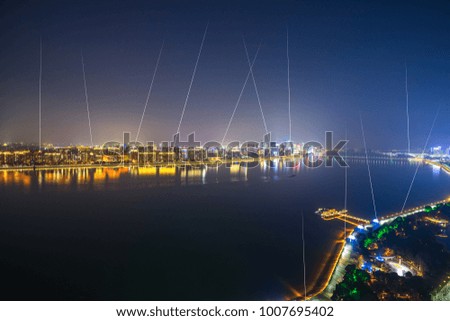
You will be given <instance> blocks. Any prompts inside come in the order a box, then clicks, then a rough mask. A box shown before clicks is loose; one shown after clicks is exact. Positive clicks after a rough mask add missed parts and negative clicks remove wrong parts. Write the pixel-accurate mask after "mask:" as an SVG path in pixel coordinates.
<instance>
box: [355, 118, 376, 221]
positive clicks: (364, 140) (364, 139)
mask: <svg viewBox="0 0 450 321" xmlns="http://www.w3.org/2000/svg"><path fill="white" fill-rule="evenodd" d="M359 120H360V122H361V131H362V136H363V142H364V150H365V153H366V165H367V172H368V173H369V182H370V192H371V194H372V205H373V211H374V214H375V218H376V219H378V215H377V206H376V204H375V193H374V191H373V183H372V174H371V172H370V165H369V156H368V155H367V144H366V135H365V134H364V124H363V119H362V116H361V113H359Z"/></svg>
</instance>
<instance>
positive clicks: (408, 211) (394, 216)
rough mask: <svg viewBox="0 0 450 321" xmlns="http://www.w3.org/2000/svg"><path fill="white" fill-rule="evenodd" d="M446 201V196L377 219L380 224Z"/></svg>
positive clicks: (447, 200) (448, 200) (449, 199)
mask: <svg viewBox="0 0 450 321" xmlns="http://www.w3.org/2000/svg"><path fill="white" fill-rule="evenodd" d="M447 202H450V198H447V199H445V200H441V201H437V202H432V203H428V204H425V205H420V206H417V207H414V208H410V209H407V210H404V211H401V212H396V213H392V214H388V215H385V216H382V217H381V218H380V219H379V221H380V224H384V223H387V222H389V221H392V220H394V219H396V218H397V217H405V216H409V215H413V214H417V213H420V212H423V211H424V210H425V207H427V206H429V207H434V206H436V205H438V204H445V203H447Z"/></svg>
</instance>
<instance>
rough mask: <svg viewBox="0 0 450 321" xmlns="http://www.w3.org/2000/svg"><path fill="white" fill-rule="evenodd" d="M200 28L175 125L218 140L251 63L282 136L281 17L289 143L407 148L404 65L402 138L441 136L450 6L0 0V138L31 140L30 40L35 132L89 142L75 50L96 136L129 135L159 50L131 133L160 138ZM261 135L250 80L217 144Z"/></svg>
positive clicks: (449, 62) (272, 125)
mask: <svg viewBox="0 0 450 321" xmlns="http://www.w3.org/2000/svg"><path fill="white" fill-rule="evenodd" d="M208 21H209V30H208V33H207V36H206V41H205V45H204V48H203V52H202V55H201V57H200V61H199V65H198V70H197V74H196V78H195V80H194V83H193V86H192V91H191V95H190V99H189V102H188V105H187V108H186V113H185V116H184V120H183V123H182V125H181V134H182V135H183V136H184V135H187V134H188V133H190V132H192V131H195V132H196V134H197V137H198V138H199V139H200V140H201V141H206V140H219V141H220V140H221V138H222V136H223V134H224V131H225V128H226V125H227V122H228V120H229V118H230V115H231V113H232V111H233V108H234V105H235V103H236V100H237V98H238V95H239V92H240V90H241V87H242V85H243V82H244V80H245V77H246V74H247V72H248V64H247V61H246V56H245V51H244V47H243V43H242V36H245V38H246V40H247V43H248V48H249V51H250V55H251V56H253V55H254V53H255V51H256V49H257V47H258V44H259V43H260V42H262V46H261V49H260V53H259V56H258V58H257V60H256V63H255V65H254V74H255V78H256V82H257V85H258V89H259V93H260V98H261V103H262V108H263V110H264V112H265V115H266V119H267V125H268V128H269V130H270V131H272V132H273V135H274V137H275V138H276V139H278V140H282V139H286V138H288V109H287V106H288V95H287V93H288V91H287V66H286V64H287V62H286V26H288V27H289V35H290V62H291V109H292V138H293V140H294V141H307V140H311V139H314V140H320V141H322V140H323V137H324V132H325V131H326V130H333V131H335V132H336V136H337V137H341V138H343V136H344V132H345V127H346V126H348V130H349V137H350V140H351V145H352V146H354V147H360V146H361V145H362V143H361V130H360V125H359V111H361V113H362V115H363V119H364V122H365V129H366V136H367V140H368V147H370V148H399V149H402V148H403V149H404V148H406V146H407V140H406V118H405V62H406V63H407V66H408V74H409V101H410V105H409V107H410V114H411V139H412V147H413V148H418V149H420V148H422V147H423V144H424V142H425V139H426V136H427V133H428V131H429V129H430V126H431V122H432V120H433V118H434V115H435V112H436V110H437V108H439V107H440V117H439V119H438V121H437V123H436V128H435V131H434V132H433V135H432V137H431V140H430V145H436V144H438V145H444V146H449V145H450V128H449V127H448V125H447V123H448V121H449V120H450V108H449V104H450V3H448V2H445V1H443V2H436V1H434V2H433V1H409V2H404V1H398V2H395V1H371V2H367V1H223V2H220V1H168V0H166V1H40V2H38V1H2V3H1V6H0V30H1V32H0V41H1V47H0V141H27V142H36V141H37V137H38V76H39V39H40V37H42V41H43V53H44V55H43V96H42V108H43V116H42V117H43V141H45V142H53V143H58V144H67V143H86V144H87V143H89V128H88V122H87V114H86V106H85V101H84V89H83V77H82V69H81V58H80V52H81V49H83V52H84V58H85V64H86V77H87V83H88V90H89V98H90V108H91V118H92V127H93V138H94V143H96V144H100V143H103V142H104V141H107V140H111V139H116V140H117V139H120V137H121V133H122V132H123V131H130V132H131V133H132V137H134V135H135V134H136V131H137V127H138V125H139V120H140V117H141V114H142V110H143V108H144V103H145V99H146V96H147V91H148V87H149V84H150V80H151V77H152V73H153V69H154V66H155V62H156V58H157V55H158V52H159V48H160V46H161V43H162V41H163V40H165V47H164V50H163V53H162V57H161V63H160V66H159V70H158V73H157V75H156V79H155V84H154V87H153V93H152V96H151V99H150V104H149V106H148V109H147V113H146V115H145V119H144V123H143V128H142V131H141V135H140V138H141V140H151V139H152V140H155V141H160V140H164V139H167V138H170V137H171V136H172V134H173V133H174V132H175V131H176V129H177V127H178V122H179V119H180V114H181V110H182V108H183V104H184V100H185V97H186V93H187V90H188V86H189V81H190V78H191V75H192V70H193V68H194V64H195V60H196V57H197V53H198V49H199V45H200V42H201V39H202V35H203V32H204V29H205V26H206V24H207V22H208ZM263 133H264V128H263V123H262V120H261V114H260V112H259V107H258V102H257V99H256V95H255V91H254V88H253V84H252V82H249V83H248V85H247V88H246V90H245V92H244V95H243V97H242V101H241V104H240V106H239V108H238V110H237V112H236V117H235V121H234V122H233V123H232V125H231V127H230V131H229V135H228V138H227V141H228V140H231V139H239V140H241V141H242V140H246V139H256V140H260V139H261V137H262V135H263Z"/></svg>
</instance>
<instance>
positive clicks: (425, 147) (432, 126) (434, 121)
mask: <svg viewBox="0 0 450 321" xmlns="http://www.w3.org/2000/svg"><path fill="white" fill-rule="evenodd" d="M438 115H439V108H438V109H437V111H436V115H435V116H434V119H433V123H432V124H431V128H430V131H429V132H428V137H427V139H426V141H425V145H424V146H423V150H422V155H423V153H425V150H426V149H427V145H428V142H429V140H430V137H431V133H432V131H433V128H434V124H435V123H436V119H437V117H438ZM420 164H421V163H420V162H419V163H417V166H416V171H415V172H414V176H413V178H412V181H411V184H410V185H409V189H408V193H407V194H406V198H405V202H403V206H402V210H401V212H403V210H404V209H405V206H406V202H407V201H408V198H409V194H410V193H411V189H412V187H413V184H414V181H415V180H416V176H417V172H418V171H419V167H420Z"/></svg>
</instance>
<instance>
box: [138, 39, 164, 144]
mask: <svg viewBox="0 0 450 321" xmlns="http://www.w3.org/2000/svg"><path fill="white" fill-rule="evenodd" d="M163 48H164V41H163V43H162V45H161V49H160V50H159V54H158V59H157V60H156V64H155V69H154V70H153V76H152V81H151V82H150V87H149V89H148V93H147V99H146V100H145V105H144V111H143V112H142V117H141V121H140V122H139V127H138V130H137V133H136V139H135V142H137V141H138V139H139V134H140V132H141V127H142V122H143V121H144V116H145V112H146V110H147V106H148V102H149V101H150V96H151V94H152V89H153V83H154V82H155V77H156V72H157V71H158V67H159V61H160V59H161V53H162V51H163Z"/></svg>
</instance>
